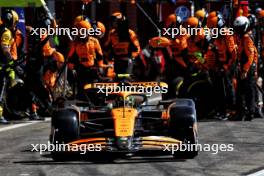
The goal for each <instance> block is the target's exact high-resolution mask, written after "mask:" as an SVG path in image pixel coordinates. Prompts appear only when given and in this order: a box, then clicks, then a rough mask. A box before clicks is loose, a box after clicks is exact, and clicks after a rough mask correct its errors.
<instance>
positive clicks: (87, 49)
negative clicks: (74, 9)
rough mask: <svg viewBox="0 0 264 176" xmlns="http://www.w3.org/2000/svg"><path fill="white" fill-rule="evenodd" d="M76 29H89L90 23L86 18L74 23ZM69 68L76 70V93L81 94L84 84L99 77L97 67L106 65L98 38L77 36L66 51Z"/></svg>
mask: <svg viewBox="0 0 264 176" xmlns="http://www.w3.org/2000/svg"><path fill="white" fill-rule="evenodd" d="M75 26H76V27H77V28H78V29H81V28H85V29H87V30H89V29H90V28H91V24H90V23H89V22H88V21H87V20H82V21H80V22H78V23H76V24H75ZM68 58H69V62H70V63H69V64H68V67H69V69H71V70H73V69H75V70H76V71H77V76H78V80H77V82H78V83H77V84H78V95H79V96H81V95H82V93H83V88H84V86H85V84H87V83H91V82H93V81H95V80H97V79H99V72H98V69H100V68H105V67H107V66H106V65H105V64H104V63H103V52H102V49H101V46H100V43H99V41H98V39H96V38H94V37H92V36H89V35H87V34H86V36H81V35H79V37H77V38H76V39H75V40H74V41H73V42H72V43H71V46H70V51H69V53H68Z"/></svg>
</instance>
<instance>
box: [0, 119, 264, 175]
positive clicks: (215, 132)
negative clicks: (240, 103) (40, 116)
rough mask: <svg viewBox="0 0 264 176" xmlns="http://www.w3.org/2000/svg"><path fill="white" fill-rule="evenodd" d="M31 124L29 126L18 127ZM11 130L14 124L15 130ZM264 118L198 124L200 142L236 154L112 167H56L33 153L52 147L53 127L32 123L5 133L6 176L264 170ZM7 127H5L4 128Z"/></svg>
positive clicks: (2, 169) (0, 169) (131, 161)
mask: <svg viewBox="0 0 264 176" xmlns="http://www.w3.org/2000/svg"><path fill="white" fill-rule="evenodd" d="M19 123H26V122H19ZM11 126H12V125H11ZM263 126H264V119H255V120H253V121H252V122H230V121H225V122H223V121H211V122H209V121H207V122H199V123H198V130H199V143H201V144H205V143H208V144H214V143H216V144H220V143H223V144H234V151H232V152H219V153H218V154H211V153H210V152H200V153H199V155H198V156H197V157H196V158H195V159H192V160H173V159H172V158H171V157H170V156H168V157H167V156H162V157H157V156H156V157H150V156H148V157H132V158H128V159H117V160H115V161H114V162H113V163H108V162H102V163H100V162H99V163H98V162H94V161H89V160H87V161H82V160H81V161H68V162H54V161H52V159H51V158H50V156H49V153H44V154H42V155H40V154H39V153H38V152H31V150H32V147H31V144H41V143H44V144H47V141H48V135H49V131H50V122H39V123H33V124H30V125H27V126H21V127H19V128H15V129H9V130H4V131H1V132H0V141H1V142H0V175H1V176H6V175H8V176H37V175H39V176H46V175H50V176H56V175H59V176H77V175H91V176H97V175H98V176H112V175H113V176H132V175H140V176H141V175H142V176H148V175H151V176H160V175H164V176H170V175H171V176H176V175H180V176H181V175H186V176H187V175H188V176H189V175H191V176H193V175H194V176H196V175H197V176H200V175H201V176H204V175H206V176H207V175H208V176H220V175H223V176H231V175H248V174H251V173H254V172H257V171H259V170H263V169H264V135H263V134H264V130H263V129H264V128H263ZM3 128H6V126H2V125H0V129H3Z"/></svg>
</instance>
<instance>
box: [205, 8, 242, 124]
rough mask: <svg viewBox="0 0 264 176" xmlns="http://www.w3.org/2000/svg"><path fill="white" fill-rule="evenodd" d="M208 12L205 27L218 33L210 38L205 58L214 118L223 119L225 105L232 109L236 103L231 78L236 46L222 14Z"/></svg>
mask: <svg viewBox="0 0 264 176" xmlns="http://www.w3.org/2000/svg"><path fill="white" fill-rule="evenodd" d="M210 14H211V15H210V16H209V18H208V19H207V27H208V28H210V29H212V30H213V29H218V33H217V35H216V37H214V38H211V40H210V42H209V47H208V50H207V53H206V54H205V58H206V64H207V68H208V69H209V73H210V78H211V80H212V82H213V85H214V88H215V92H216V94H215V95H216V101H215V102H216V118H219V119H222V120H224V119H227V107H229V108H231V109H230V110H234V108H235V103H236V102H235V90H234V86H233V84H232V78H233V75H234V74H233V70H234V69H235V68H234V65H235V62H236V57H237V48H236V45H235V40H234V36H233V35H232V34H230V33H229V31H228V28H226V27H225V21H224V18H223V16H222V14H220V13H214V12H213V13H210ZM213 14H215V16H214V15H213ZM220 31H221V33H220ZM213 35H215V34H213Z"/></svg>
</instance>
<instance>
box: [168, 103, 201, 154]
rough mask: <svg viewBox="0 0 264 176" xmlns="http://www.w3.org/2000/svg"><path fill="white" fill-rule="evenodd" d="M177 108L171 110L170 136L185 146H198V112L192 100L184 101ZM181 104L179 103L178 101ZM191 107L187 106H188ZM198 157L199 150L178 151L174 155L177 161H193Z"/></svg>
mask: <svg viewBox="0 0 264 176" xmlns="http://www.w3.org/2000/svg"><path fill="white" fill-rule="evenodd" d="M180 101H182V102H181V103H179V104H178V105H177V101H176V104H175V105H176V106H174V107H172V108H171V110H170V123H169V124H170V125H169V133H170V136H171V137H173V138H175V139H178V140H180V141H182V143H183V144H190V145H192V146H194V145H193V144H195V145H196V144H198V133H197V129H196V123H197V120H196V111H195V107H194V106H190V105H192V104H193V101H192V100H188V99H183V100H180ZM178 102H179V101H178ZM188 103H189V104H190V105H189V106H185V105H186V104H188ZM197 155H198V150H196V148H194V150H190V151H188V150H185V151H176V152H174V153H173V156H174V158H176V159H192V158H194V157H196V156H197Z"/></svg>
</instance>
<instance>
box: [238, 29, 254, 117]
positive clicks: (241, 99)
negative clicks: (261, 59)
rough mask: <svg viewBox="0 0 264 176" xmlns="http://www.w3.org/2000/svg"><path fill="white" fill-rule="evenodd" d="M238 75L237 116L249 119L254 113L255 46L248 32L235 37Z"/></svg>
mask: <svg viewBox="0 0 264 176" xmlns="http://www.w3.org/2000/svg"><path fill="white" fill-rule="evenodd" d="M237 45H238V63H239V67H238V70H239V76H238V86H237V110H238V118H239V119H242V118H243V116H246V117H245V120H251V119H252V118H253V117H254V115H255V113H256V101H255V100H256V87H255V86H256V77H257V61H258V52H257V48H256V46H255V44H254V42H253V40H252V39H251V37H250V35H249V34H245V35H244V36H243V37H241V36H239V37H237Z"/></svg>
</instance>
